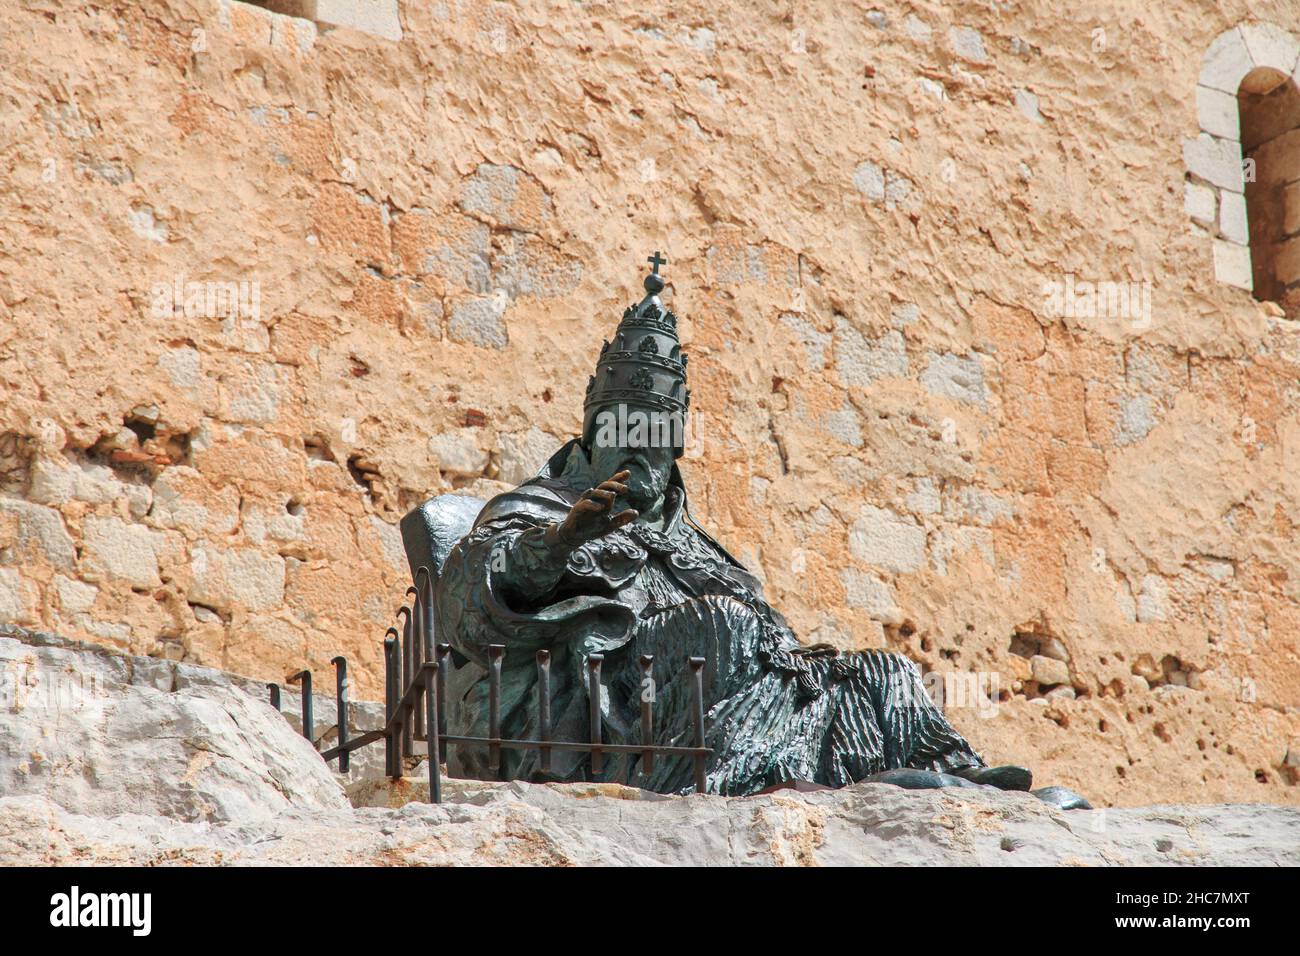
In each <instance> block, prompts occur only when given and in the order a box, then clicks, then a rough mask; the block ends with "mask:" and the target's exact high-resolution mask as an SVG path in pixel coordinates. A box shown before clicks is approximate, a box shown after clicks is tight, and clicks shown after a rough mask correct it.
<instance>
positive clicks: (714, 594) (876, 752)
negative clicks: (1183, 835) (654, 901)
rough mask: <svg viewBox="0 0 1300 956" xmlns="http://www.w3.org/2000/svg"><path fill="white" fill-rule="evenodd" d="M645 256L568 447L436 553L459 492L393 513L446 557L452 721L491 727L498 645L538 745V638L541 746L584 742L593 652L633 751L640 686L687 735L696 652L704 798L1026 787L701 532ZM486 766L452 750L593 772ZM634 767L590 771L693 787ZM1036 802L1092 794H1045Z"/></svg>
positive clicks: (922, 695) (676, 764) (515, 773)
mask: <svg viewBox="0 0 1300 956" xmlns="http://www.w3.org/2000/svg"><path fill="white" fill-rule="evenodd" d="M650 261H651V262H652V263H653V271H652V272H651V274H650V275H648V276H646V278H645V283H644V284H645V290H646V295H645V297H644V298H643V299H642V300H641V302H640V303H639V304H637V305H635V306H629V307H628V308H627V310H626V311H625V312H624V313H623V317H622V321H621V322H620V324H619V326H618V329H617V331H616V332H615V335H614V338H613V340H612V341H610V342H606V343H605V346H604V348H603V349H602V350H601V353H600V358H599V360H598V362H597V366H596V374H595V375H593V376H592V377H591V379H590V381H589V382H588V385H587V394H586V401H585V408H584V411H585V414H584V422H583V433H582V435H581V437H579V438H575V439H572V440H570V441H569V442H567V443H566V444H565V445H564V446H563V447H561V448H560V449H559V450H558V451H557V452H556V453H555V454H554V455H553V456H552V457H551V458H550V460H549V461H548V462H547V463H546V465H545V466H544V467H543V469H542V471H541V472H540V473H539V474H538V475H537V476H536V477H535V478H533V479H531V480H529V481H527V482H525V483H524V484H523V485H521V486H519V487H518V488H516V489H515V490H513V491H510V492H507V493H505V494H502V495H498V496H497V497H496V498H494V499H492V500H491V501H489V502H488V503H487V504H486V505H485V506H483V507H482V510H481V512H479V513H478V514H477V516H476V518H475V520H474V521H473V526H472V528H471V529H470V530H469V532H468V534H465V535H464V536H463V537H461V538H460V540H459V541H457V542H456V543H455V544H454V546H450V550H449V551H447V547H448V545H447V544H446V543H444V544H443V545H442V546H441V550H442V552H443V553H438V552H439V550H440V549H439V545H438V544H437V542H438V541H439V540H440V538H441V539H442V540H444V542H445V539H446V538H447V537H448V532H449V529H455V530H456V531H460V530H463V528H459V527H457V523H458V522H460V523H461V524H464V523H465V522H467V520H468V518H469V516H470V515H471V514H472V511H473V510H474V509H475V508H476V507H477V502H473V499H461V501H459V502H457V501H451V502H449V499H450V498H451V496H443V498H440V499H435V500H434V501H432V502H430V503H429V504H426V506H425V507H424V509H419V510H417V512H412V514H411V515H409V516H408V518H407V520H406V521H404V522H403V533H404V536H405V537H406V541H407V548H408V552H409V553H410V555H411V560H412V565H413V566H417V565H419V564H425V565H430V566H431V567H434V568H439V567H440V568H441V571H440V573H439V574H438V575H437V584H436V591H435V604H436V616H437V624H438V634H439V640H441V641H448V642H450V643H451V645H452V648H453V654H452V656H453V660H454V663H455V667H454V669H453V670H452V673H451V674H450V675H449V686H448V700H447V702H446V704H447V707H448V731H449V732H450V733H451V734H466V735H480V736H484V735H486V727H487V709H488V701H487V681H486V679H485V676H484V675H485V673H486V667H487V665H488V661H487V648H488V646H489V645H491V644H504V645H506V647H507V654H506V658H505V662H504V672H503V675H502V685H501V686H502V689H501V700H500V716H501V723H502V728H503V735H504V736H507V737H516V738H531V737H534V736H535V732H536V729H537V728H536V727H535V726H534V723H535V721H536V708H535V707H534V696H535V694H536V687H535V685H536V671H535V669H534V662H533V658H534V653H535V652H536V651H537V650H539V649H543V648H544V649H548V650H549V651H550V652H551V654H552V669H553V671H552V672H553V675H554V676H553V678H552V680H553V687H552V694H553V703H552V722H553V732H554V734H555V737H556V738H557V739H571V740H583V739H586V735H587V730H588V728H587V721H588V713H589V700H588V690H587V682H586V679H585V662H586V660H587V657H588V655H590V654H595V653H599V654H603V655H604V664H603V682H602V684H601V701H600V710H601V714H602V723H603V733H604V735H605V740H606V741H607V742H609V743H637V742H639V741H640V736H639V734H640V725H639V721H638V714H639V708H640V701H641V699H642V695H643V694H646V693H650V694H653V695H654V703H655V712H656V714H657V715H658V725H657V728H656V743H659V744H665V745H678V744H682V745H689V744H690V742H691V740H690V736H691V720H690V691H689V689H688V688H689V682H690V676H689V674H688V673H687V670H688V668H687V665H686V659H687V657H688V656H690V655H694V656H702V657H704V658H706V660H707V664H706V671H705V682H706V683H705V694H706V699H705V706H706V710H707V727H708V730H707V738H706V739H707V743H708V745H709V746H710V747H712V749H713V756H712V758H711V759H710V762H709V765H708V768H707V783H708V787H707V789H708V791H709V792H711V793H719V794H728V795H744V794H752V793H756V792H759V791H762V790H764V789H768V788H772V787H777V786H807V785H810V784H811V785H821V786H828V787H839V786H843V785H845V784H849V783H854V782H857V781H861V780H880V781H885V782H892V783H897V784H899V785H902V786H912V787H931V786H975V785H980V784H991V785H993V786H995V787H999V788H1002V789H1011V790H1028V789H1029V787H1030V779H1031V778H1030V773H1029V771H1028V770H1026V769H1024V768H1021V767H1013V766H1008V767H994V768H990V767H987V766H985V764H984V761H983V760H982V759H981V758H980V756H979V755H978V754H977V753H976V752H975V751H974V750H973V749H972V748H971V746H970V745H969V744H968V743H967V742H966V741H965V740H964V739H963V738H962V736H961V735H960V734H958V733H957V732H956V731H955V730H954V729H953V728H952V727H951V726H950V725H949V723H948V722H947V720H946V719H945V718H944V716H943V714H942V713H941V712H940V710H939V709H938V707H936V706H935V704H934V702H933V701H932V700H931V699H930V697H929V696H928V695H927V694H926V692H925V690H924V688H923V687H922V682H921V676H920V672H919V671H918V669H917V667H916V665H915V664H914V663H913V662H912V661H910V660H908V659H907V658H905V657H903V656H901V655H899V654H894V653H887V652H883V651H867V652H862V653H853V654H841V653H838V652H837V651H836V650H835V649H834V648H831V647H829V646H827V645H817V646H812V647H806V646H803V645H801V644H800V643H799V641H798V640H797V639H796V638H795V635H794V634H793V633H792V632H791V630H790V628H789V627H788V626H787V624H786V622H785V620H784V619H783V618H782V616H781V615H780V613H779V612H777V611H776V610H775V609H774V608H772V607H771V606H770V605H768V603H767V602H766V601H765V600H764V599H763V596H762V590H761V587H760V584H759V582H758V580H757V579H756V578H755V577H754V576H753V575H751V574H750V573H749V572H748V571H746V570H745V568H744V567H743V566H742V565H741V564H740V563H739V562H738V561H737V560H736V559H735V558H733V557H732V556H731V555H730V554H729V553H728V552H727V550H726V549H725V548H723V547H722V546H721V545H720V544H719V543H718V542H717V541H715V540H714V539H713V538H712V537H710V536H709V535H708V534H707V533H706V532H705V531H704V530H703V529H702V528H700V527H699V525H697V524H696V523H695V521H694V519H693V518H692V517H691V515H690V511H689V509H688V507H687V496H686V490H685V487H684V485H683V483H682V477H681V473H680V471H679V470H678V468H677V464H676V460H677V458H678V457H680V456H681V454H682V450H683V436H684V428H685V416H686V413H687V410H688V407H689V403H690V392H689V390H688V389H687V388H686V369H687V358H686V356H685V355H684V354H683V353H682V350H681V345H680V343H679V341H678V338H677V327H676V318H675V316H674V315H673V313H672V312H671V311H669V310H667V309H665V308H664V306H663V303H662V302H661V301H660V299H659V293H660V292H661V291H662V290H663V287H664V282H663V279H662V277H661V276H660V275H659V266H660V265H661V264H662V263H663V261H664V260H663V259H661V258H660V257H659V254H658V253H655V255H654V257H652V258H651V259H650ZM462 502H463V503H462ZM470 502H473V503H472V504H471V503H470ZM440 503H441V504H440ZM448 508H450V517H449V516H448V513H447V511H446V509H448ZM466 509H469V510H466ZM457 536H458V537H459V535H457ZM431 548H432V549H433V551H434V552H435V553H434V554H433V557H432V559H430V557H429V551H430V549H431ZM643 654H653V655H654V670H653V675H652V678H653V679H652V680H651V681H646V680H645V679H644V675H643V673H642V670H641V667H640V666H639V664H638V659H639V657H640V656H641V655H643ZM498 759H499V760H500V761H501V764H500V765H499V766H488V755H487V751H486V750H484V749H483V748H452V754H451V755H450V757H449V760H450V767H449V769H450V772H451V773H452V774H453V775H457V774H458V775H463V776H472V777H482V778H495V777H498V776H502V775H503V776H504V777H506V778H508V779H520V778H521V779H533V780H537V779H548V780H566V781H572V780H583V779H589V778H590V777H591V776H592V775H591V764H590V755H589V754H586V753H581V752H558V753H556V754H554V755H553V757H552V763H551V769H550V772H549V773H548V774H545V775H543V774H542V773H541V772H540V769H539V766H538V756H537V754H536V753H535V752H532V751H503V752H501V753H500V754H499V756H498ZM639 761H640V757H639V755H635V754H618V755H608V756H606V758H605V762H604V766H603V767H602V776H606V777H607V778H609V779H619V780H621V779H625V778H626V779H630V780H632V781H633V782H634V783H636V784H637V785H639V786H642V787H644V788H647V789H650V790H655V791H659V792H662V793H678V792H687V791H690V790H692V789H693V782H692V781H693V778H692V770H691V761H690V760H689V759H688V758H685V757H682V758H670V759H663V758H660V759H658V760H656V761H654V765H653V767H652V769H650V771H649V772H648V773H647V772H645V768H644V767H642V766H640V763H639ZM1038 793H1039V795H1040V796H1041V797H1042V798H1043V799H1045V800H1049V801H1050V802H1053V803H1056V804H1057V805H1060V806H1064V807H1071V806H1086V802H1085V801H1083V798H1082V797H1079V796H1078V795H1077V794H1073V793H1070V792H1069V791H1063V790H1062V789H1061V788H1047V790H1045V791H1039V792H1038Z"/></svg>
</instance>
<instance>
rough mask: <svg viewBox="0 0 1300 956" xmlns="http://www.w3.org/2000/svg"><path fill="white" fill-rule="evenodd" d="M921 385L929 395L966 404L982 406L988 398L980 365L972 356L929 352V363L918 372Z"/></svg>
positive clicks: (982, 369) (982, 367)
mask: <svg viewBox="0 0 1300 956" xmlns="http://www.w3.org/2000/svg"><path fill="white" fill-rule="evenodd" d="M921 384H922V385H923V386H924V387H925V390H926V391H928V392H930V393H931V394H934V395H942V396H944V397H946V398H951V399H955V400H956V401H959V402H963V403H965V404H967V405H979V406H983V405H984V403H985V402H986V401H987V399H988V389H987V388H986V387H985V385H984V366H982V365H981V364H980V361H979V359H978V358H976V357H975V356H962V355H954V354H952V353H951V352H943V353H940V352H931V353H930V364H929V365H928V366H926V369H925V371H924V372H922V373H921Z"/></svg>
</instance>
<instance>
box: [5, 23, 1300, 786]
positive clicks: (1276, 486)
mask: <svg viewBox="0 0 1300 956" xmlns="http://www.w3.org/2000/svg"><path fill="white" fill-rule="evenodd" d="M344 6H346V5H344ZM1248 17H1250V18H1258V20H1259V21H1260V22H1268V23H1273V24H1295V23H1296V22H1297V17H1296V6H1295V0H1273V2H1260V3H1255V4H1252V5H1251V6H1250V8H1249V11H1248V10H1247V6H1246V4H1245V3H1243V2H1238V0H1227V2H1224V3H1222V4H1218V5H1215V6H1214V7H1207V6H1206V5H1204V4H1200V3H1195V2H1193V0H1176V2H1172V3H1169V4H1165V5H1162V6H1160V7H1158V8H1152V7H1151V6H1150V5H1149V4H1142V3H1137V2H1130V0H1108V2H1105V3H1102V4H1100V5H1090V6H1089V8H1088V12H1082V11H1080V10H1079V9H1078V5H1077V4H1068V3H1063V2H1057V0H1032V2H1030V0H1026V2H1022V3H1006V4H1004V3H995V4H967V5H946V6H945V5H940V4H938V3H925V2H918V3H912V4H907V3H894V2H892V0H891V2H884V0H881V2H879V3H877V4H875V5H874V6H871V7H868V6H865V5H848V4H844V3H840V2H832V0H826V2H822V3H817V2H807V3H802V2H801V3H797V4H794V5H792V6H789V7H785V8H781V10H780V11H779V12H774V11H771V10H768V9H767V8H764V9H763V10H762V11H757V10H756V8H755V7H754V6H753V5H751V4H744V3H733V4H723V5H718V4H706V3H681V4H676V5H673V6H672V7H671V8H655V9H653V10H649V9H647V10H645V11H644V12H643V11H642V10H640V9H639V8H635V7H629V6H627V5H614V4H604V3H594V2H593V3H587V4H567V5H550V4H539V3H528V2H525V3H522V4H519V5H516V6H507V5H504V4H498V3H488V2H455V0H447V2H443V3H411V2H407V3H403V4H401V5H400V25H399V27H398V29H397V30H396V31H394V30H393V29H392V28H391V24H389V26H387V27H384V28H383V29H382V30H381V29H376V30H374V31H373V33H378V34H380V35H373V34H372V33H365V32H360V31H358V30H353V29H349V28H346V27H338V26H335V25H334V24H333V23H332V22H330V21H326V20H324V19H322V21H321V22H320V23H316V22H313V21H310V20H305V19H297V18H293V17H289V16H285V15H282V14H275V13H271V12H268V11H266V10H263V9H260V8H258V7H255V6H251V5H248V4H243V3H239V2H233V0H231V2H226V0H140V2H125V0H123V2H116V3H113V2H98V3H97V2H83V3H72V2H56V0H33V2H30V3H26V4H23V5H22V6H21V8H19V7H17V6H15V5H6V6H5V7H4V8H3V9H2V10H0V62H3V63H4V64H5V66H4V68H3V71H2V72H0V102H2V103H3V109H0V168H2V169H3V171H4V177H3V179H2V180H0V208H3V213H4V214H3V216H0V388H3V393H4V396H5V400H4V402H3V403H2V404H0V620H8V621H13V622H16V623H20V624H26V625H34V626H41V627H47V628H51V629H57V630H59V631H60V632H62V633H65V634H69V635H72V636H76V637H81V638H85V639H90V640H94V641H98V642H100V643H103V644H107V645H112V646H114V647H118V648H121V649H124V650H127V651H130V652H133V653H143V654H151V655H154V656H160V657H164V658H170V659H173V660H183V661H187V662H192V663H197V664H203V665H211V666H216V667H221V668H225V669H228V670H232V671H235V672H238V673H241V674H245V675H248V676H250V677H256V678H260V679H282V678H283V677H284V675H285V674H286V673H287V672H289V671H290V670H297V669H298V668H300V667H302V666H304V665H305V666H310V667H312V668H314V669H316V670H317V671H318V672H320V676H321V679H323V678H324V677H325V675H326V674H327V673H328V662H329V660H330V658H332V657H333V656H334V655H335V654H338V653H344V654H346V655H348V657H349V658H350V659H351V661H352V662H353V672H354V674H355V681H354V687H355V688H356V690H357V692H358V693H359V694H360V695H362V696H369V697H372V698H373V697H377V696H378V692H379V686H378V678H379V674H380V646H379V640H380V637H381V635H382V632H383V629H384V628H385V627H386V626H387V625H388V623H389V621H390V620H391V618H392V613H393V610H394V608H395V607H396V605H397V604H398V603H399V602H400V600H401V598H402V591H403V590H404V588H405V586H406V583H407V574H406V570H405V566H404V558H403V556H402V551H401V547H400V539H399V536H398V533H397V530H396V522H397V520H398V519H399V517H400V516H401V515H402V514H403V513H404V512H405V511H406V510H407V509H409V508H410V507H412V506H413V505H414V504H416V503H417V502H419V501H420V500H422V499H423V498H424V497H426V496H427V495H429V494H432V493H438V492H445V491H449V490H457V489H461V490H465V491H467V492H469V493H477V494H480V495H486V494H489V493H491V492H493V491H495V490H498V489H500V488H503V487H505V485H506V483H511V482H516V481H519V480H521V479H523V478H525V477H527V476H528V475H529V474H530V473H531V471H532V469H533V468H535V467H536V466H537V465H538V464H540V462H541V461H542V459H543V458H544V457H545V455H546V454H547V453H548V452H549V451H550V450H551V449H552V448H554V447H555V446H557V445H558V444H559V442H560V441H562V440H563V439H564V438H566V437H568V436H570V435H572V434H573V433H575V432H576V431H577V429H578V427H579V424H580V406H581V397H582V389H583V387H584V385H585V382H586V378H587V375H588V374H589V372H590V370H591V369H592V368H593V367H594V362H595V357H596V353H597V351H598V349H599V346H600V343H601V341H602V339H603V337H604V336H605V335H607V334H608V331H609V330H610V329H612V328H613V327H614V324H615V322H616V320H617V317H618V315H619V313H620V312H621V310H622V308H623V307H624V306H625V305H626V304H627V303H628V302H629V301H631V300H632V299H633V298H634V297H635V296H636V294H637V291H638V289H639V280H640V277H641V274H642V270H643V269H644V258H645V257H646V256H647V255H649V254H650V252H651V251H653V250H655V249H660V250H663V251H664V252H665V253H666V255H667V256H668V259H669V264H668V266H667V267H666V270H665V271H666V274H667V277H668V279H669V281H670V287H669V290H668V293H667V295H669V296H671V297H672V304H673V307H674V309H675V310H676V311H677V312H678V314H679V315H680V316H681V317H682V323H681V330H682V333H683V339H684V342H685V344H686V346H687V348H688V350H689V351H690V353H691V355H692V363H691V377H692V382H691V385H692V388H693V393H694V403H693V404H694V409H695V411H696V412H698V415H697V418H696V420H695V421H694V422H693V425H694V426H695V427H694V434H695V437H696V439H697V440H696V441H695V442H694V443H693V445H692V450H691V454H690V456H689V457H688V458H687V459H686V460H685V461H684V463H683V468H684V471H685V474H686V479H687V481H688V483H689V485H690V488H691V490H692V510H693V512H694V513H695V515H696V517H697V518H698V519H699V520H700V521H701V522H703V523H704V524H705V525H706V526H708V527H709V528H710V529H712V530H713V531H714V532H716V533H717V535H718V536H719V537H720V538H721V540H723V541H724V542H725V543H726V544H727V545H728V546H729V547H730V548H731V549H732V550H733V551H734V552H735V553H736V554H737V555H738V556H740V557H741V558H742V559H743V560H744V561H746V562H747V563H748V564H749V565H750V566H751V567H753V568H754V569H755V570H756V571H757V572H759V573H760V574H761V575H762V576H763V578H764V580H765V583H766V586H767V588H768V591H769V596H770V597H771V598H772V600H773V602H774V603H775V604H777V605H778V606H779V607H780V608H781V609H782V610H783V611H784V612H785V613H786V614H787V616H788V617H789V619H790V621H791V623H792V625H793V626H794V627H795V629H796V630H797V631H798V632H799V633H800V634H801V635H802V636H803V637H805V638H807V639H810V640H824V641H830V642H833V643H835V644H837V645H839V646H841V647H844V648H854V647H876V646H887V647H891V648H895V649H898V650H901V651H904V652H905V653H907V654H909V655H910V656H912V657H913V658H914V659H916V660H917V661H919V662H921V663H922V665H923V666H924V667H925V668H926V669H927V670H934V671H940V672H953V673H955V674H960V675H964V677H965V678H973V679H975V681H976V682H977V683H980V682H982V683H980V686H982V687H984V688H985V689H987V688H988V687H989V681H991V680H992V679H993V675H996V680H997V681H998V684H997V691H996V696H997V698H998V700H997V706H996V707H989V706H974V705H972V704H971V702H970V701H969V700H966V701H963V700H961V699H959V697H960V695H958V694H952V693H950V694H949V699H948V700H947V701H946V703H947V707H948V710H949V713H950V714H951V716H952V717H953V720H954V721H955V722H956V723H957V725H958V726H959V727H960V728H961V729H962V730H963V731H964V732H965V733H966V734H967V735H968V736H969V737H970V738H971V739H972V741H973V742H974V743H975V745H976V746H977V748H978V749H980V750H981V751H982V752H983V753H984V754H985V756H986V757H988V758H989V759H990V760H994V761H1010V760H1017V761H1023V762H1025V763H1027V764H1029V765H1031V766H1033V767H1034V768H1035V770H1036V772H1037V775H1038V782H1039V783H1040V784H1048V783H1059V784H1065V785H1069V786H1073V787H1076V788H1078V789H1080V790H1082V791H1083V792H1085V793H1087V794H1088V795H1089V796H1090V797H1091V798H1093V799H1094V802H1095V803H1097V804H1098V805H1102V804H1105V803H1118V804H1137V803H1143V802H1151V801H1154V800H1178V801H1182V802H1214V801H1246V802H1261V801H1267V802H1274V803H1282V802H1290V803H1295V802H1297V801H1298V799H1300V790H1298V789H1297V787H1296V782H1297V775H1298V774H1300V768H1297V766H1296V765H1297V763H1300V714H1298V713H1297V709H1296V708H1297V705H1298V704H1300V659H1298V657H1297V646H1298V644H1300V547H1297V546H1296V543H1295V529H1296V525H1297V523H1300V450H1298V449H1300V325H1297V323H1296V322H1294V321H1291V320H1288V319H1286V318H1285V317H1283V314H1282V310H1281V309H1280V308H1277V307H1276V306H1275V305H1273V304H1272V303H1261V302H1257V301H1255V300H1254V299H1253V298H1252V297H1251V294H1250V293H1249V292H1248V291H1245V290H1244V289H1239V288H1235V287H1233V286H1232V285H1229V284H1227V283H1225V282H1220V281H1218V280H1216V274H1215V265H1214V258H1213V256H1214V254H1215V253H1214V245H1213V243H1212V242H1211V241H1209V239H1208V238H1207V236H1206V234H1205V233H1204V232H1202V231H1201V230H1200V229H1199V228H1198V226H1197V225H1196V220H1195V217H1194V216H1193V215H1189V213H1190V212H1191V211H1192V210H1191V208H1190V204H1191V202H1192V199H1193V198H1194V197H1195V195H1196V194H1195V193H1194V192H1192V191H1190V190H1189V189H1188V183H1189V182H1192V183H1193V185H1194V184H1195V182H1194V180H1192V179H1189V178H1188V175H1189V172H1188V169H1187V164H1186V162H1185V158H1186V157H1185V155H1184V143H1185V141H1187V140H1189V139H1190V140H1195V139H1196V138H1197V137H1198V136H1199V130H1200V125H1199V124H1200V118H1199V114H1198V102H1197V94H1196V90H1197V85H1198V82H1199V80H1200V77H1201V75H1202V70H1203V63H1204V60H1205V57H1206V55H1207V51H1208V50H1210V48H1211V46H1212V44H1213V43H1214V42H1215V39H1216V38H1217V37H1220V36H1221V35H1223V34H1224V33H1225V32H1226V31H1230V30H1232V29H1233V28H1235V27H1237V26H1238V25H1239V24H1241V23H1243V22H1245V21H1246V20H1247V18H1248ZM341 19H342V18H341V16H340V17H339V18H338V19H336V21H334V22H338V20H341ZM345 22H353V23H358V24H359V25H361V26H365V23H363V22H360V21H345ZM385 30H386V31H387V36H385V35H384V31H385ZM398 36H400V39H394V38H395V37H398ZM35 51H39V55H35ZM1213 218H1214V214H1212V215H1211V219H1213ZM960 688H961V685H960V682H958V685H957V687H956V689H958V690H960ZM977 703H978V702H977Z"/></svg>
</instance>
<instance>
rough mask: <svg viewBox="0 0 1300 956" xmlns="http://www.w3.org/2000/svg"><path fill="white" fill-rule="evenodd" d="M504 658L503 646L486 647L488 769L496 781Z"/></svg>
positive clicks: (499, 772)
mask: <svg viewBox="0 0 1300 956" xmlns="http://www.w3.org/2000/svg"><path fill="white" fill-rule="evenodd" d="M505 656H506V646H505V645H504V644H489V645H488V737H490V738H491V739H492V743H491V744H489V745H488V767H489V769H490V770H491V772H492V773H493V774H495V775H496V779H498V780H500V779H501V745H500V744H498V743H497V741H498V740H500V739H501V659H502V658H503V657H505Z"/></svg>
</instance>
